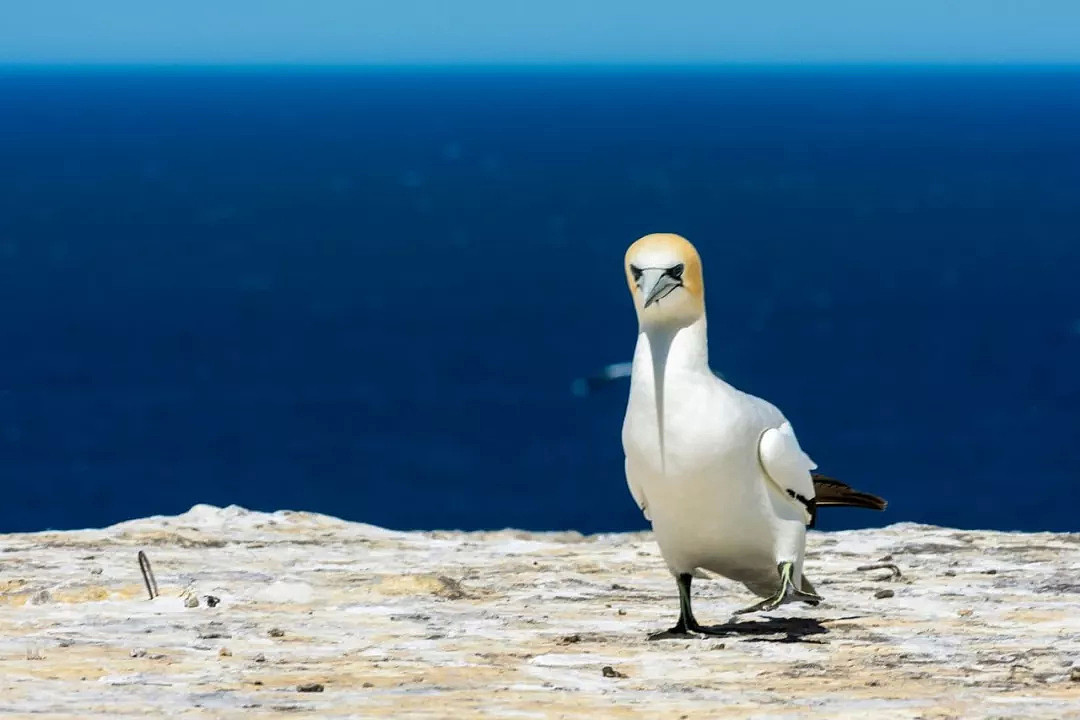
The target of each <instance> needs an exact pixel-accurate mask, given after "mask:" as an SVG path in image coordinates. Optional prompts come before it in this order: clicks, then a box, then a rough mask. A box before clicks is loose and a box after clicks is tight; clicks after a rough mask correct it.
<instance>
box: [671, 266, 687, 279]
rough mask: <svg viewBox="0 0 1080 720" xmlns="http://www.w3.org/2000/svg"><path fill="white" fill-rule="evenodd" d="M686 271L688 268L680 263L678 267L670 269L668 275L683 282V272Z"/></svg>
mask: <svg viewBox="0 0 1080 720" xmlns="http://www.w3.org/2000/svg"><path fill="white" fill-rule="evenodd" d="M685 269H686V268H685V267H683V264H682V263H679V264H678V265H675V266H674V267H670V268H668V271H667V274H668V275H670V276H671V277H673V278H675V279H676V280H682V274H683V270H685Z"/></svg>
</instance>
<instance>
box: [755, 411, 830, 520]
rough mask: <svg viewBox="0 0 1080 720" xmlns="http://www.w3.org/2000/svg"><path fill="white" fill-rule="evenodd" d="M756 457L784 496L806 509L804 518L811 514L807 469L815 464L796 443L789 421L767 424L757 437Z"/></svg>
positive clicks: (811, 493) (811, 492)
mask: <svg viewBox="0 0 1080 720" xmlns="http://www.w3.org/2000/svg"><path fill="white" fill-rule="evenodd" d="M758 458H759V459H760V460H761V467H762V469H763V470H764V471H765V475H766V476H767V477H768V478H769V479H770V480H771V481H772V482H774V483H775V484H776V485H777V487H779V488H780V490H781V492H783V493H784V495H785V496H786V497H789V498H791V499H792V501H793V502H796V503H798V504H799V505H800V507H802V509H803V510H804V511H805V512H806V515H807V522H810V520H811V519H812V517H813V510H812V507H813V505H814V481H813V478H811V476H810V471H811V470H813V469H814V468H816V467H817V465H816V464H815V463H814V461H813V460H811V459H810V457H809V456H808V455H807V454H806V453H805V452H803V449H802V448H801V447H799V441H798V440H796V439H795V431H794V430H793V429H792V428H791V423H789V422H787V421H785V422H784V423H783V424H782V425H780V426H779V427H774V428H769V429H768V430H766V431H765V432H764V433H762V434H761V439H760V440H759V441H758Z"/></svg>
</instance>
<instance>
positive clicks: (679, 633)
mask: <svg viewBox="0 0 1080 720" xmlns="http://www.w3.org/2000/svg"><path fill="white" fill-rule="evenodd" d="M693 579H694V578H693V576H692V575H691V574H690V573H682V574H681V575H679V576H678V577H677V578H675V580H676V582H677V583H678V586H679V621H678V622H677V623H675V627H673V628H671V629H670V630H665V631H663V632H658V633H653V634H652V635H650V636H649V639H650V640H664V639H667V638H685V637H689V636H691V635H692V634H694V633H697V634H699V635H716V634H719V633H717V632H715V631H713V630H712V629H711V628H708V627H706V626H704V625H700V624H699V623H698V621H697V620H696V619H695V618H694V611H693V610H692V609H691V608H690V581H691V580H693Z"/></svg>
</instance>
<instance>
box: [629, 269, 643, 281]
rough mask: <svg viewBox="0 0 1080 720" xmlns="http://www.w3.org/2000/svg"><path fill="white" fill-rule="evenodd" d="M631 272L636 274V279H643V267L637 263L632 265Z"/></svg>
mask: <svg viewBox="0 0 1080 720" xmlns="http://www.w3.org/2000/svg"><path fill="white" fill-rule="evenodd" d="M630 274H631V275H633V276H634V281H635V282H637V281H638V280H640V279H641V268H639V267H637V266H636V265H631V266H630Z"/></svg>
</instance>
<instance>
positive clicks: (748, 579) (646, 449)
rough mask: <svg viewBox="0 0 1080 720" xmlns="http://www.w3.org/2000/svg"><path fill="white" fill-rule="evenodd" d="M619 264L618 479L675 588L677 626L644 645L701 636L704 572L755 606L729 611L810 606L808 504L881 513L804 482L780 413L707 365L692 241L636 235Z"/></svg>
mask: <svg viewBox="0 0 1080 720" xmlns="http://www.w3.org/2000/svg"><path fill="white" fill-rule="evenodd" d="M625 266H626V268H625V269H626V279H627V282H628V284H629V286H630V292H631V294H632V295H633V298H634V307H635V308H636V310H637V317H638V328H639V330H638V340H637V347H636V348H635V350H634V359H633V365H632V370H631V374H630V396H629V401H628V402H627V407H626V417H625V419H624V421H623V428H622V443H623V451H624V453H625V455H626V482H627V484H628V485H629V487H630V494H631V495H632V496H633V498H634V501H635V502H636V503H637V504H638V507H640V508H641V511H642V512H643V513H644V515H645V518H646V519H647V520H649V521H650V522H651V523H652V527H653V531H654V535H655V537H656V540H657V543H658V544H659V546H660V553H661V555H662V556H663V558H664V562H665V563H666V564H667V566H668V569H669V570H670V571H671V573H672V575H674V576H675V579H676V583H677V585H678V590H679V621H678V623H677V624H676V625H675V627H673V628H672V629H671V630H668V631H666V632H664V633H657V635H655V636H654V637H667V636H671V635H685V634H688V633H701V634H710V630H711V629H710V628H709V627H706V626H703V625H700V624H699V623H698V622H697V620H695V619H694V614H693V612H692V611H691V608H690V582H691V579H692V578H693V577H695V576H697V577H702V576H705V575H703V573H702V571H711V572H713V573H717V574H719V575H722V576H724V577H727V578H729V579H731V580H735V581H737V582H740V583H742V584H743V585H745V586H746V587H747V588H748V589H749V590H750V591H751V592H753V593H754V594H756V595H758V596H759V597H762V598H765V599H764V600H762V601H761V602H758V603H757V604H755V605H751V606H750V607H747V608H744V609H742V610H738V611H736V614H740V613H747V612H755V611H761V610H773V609H775V608H777V607H779V606H780V605H782V604H784V603H787V602H792V601H795V600H801V601H803V602H806V603H810V604H813V605H816V604H817V603H818V602H819V601H820V600H821V597H820V596H819V595H818V594H817V592H815V590H814V588H813V586H812V585H811V584H810V582H809V580H807V579H806V577H805V576H804V575H803V555H804V552H805V546H806V528H807V526H808V525H809V526H812V525H813V522H814V520H815V519H816V513H817V508H818V507H820V506H825V505H839V506H850V507H867V508H874V509H878V510H881V509H884V507H885V501H884V500H882V499H881V498H878V497H876V496H873V495H869V494H866V493H860V492H857V491H855V490H852V489H851V488H850V487H848V486H847V485H845V484H844V483H841V482H839V481H836V480H833V479H831V478H826V477H825V476H822V475H814V474H812V473H811V471H812V470H814V469H815V468H816V467H817V466H816V465H815V464H814V461H813V460H811V459H810V457H809V456H808V455H807V454H806V453H805V452H803V450H802V448H801V447H800V446H799V441H798V440H797V439H796V438H795V432H794V430H793V429H792V427H791V423H789V422H788V421H787V419H786V418H785V417H784V415H783V414H782V413H781V412H780V411H779V410H778V409H777V408H776V407H774V406H773V405H771V404H770V403H768V402H766V401H765V400H762V399H760V398H757V397H755V396H753V395H749V394H747V393H744V392H741V391H740V390H737V389H736V388H734V387H732V386H731V385H730V384H728V383H727V382H726V381H724V380H723V379H722V378H720V377H717V376H716V375H715V374H713V372H712V371H711V370H710V369H709V354H708V343H707V338H706V333H705V287H704V279H703V276H702V268H701V258H700V257H699V255H698V252H697V250H696V249H695V248H694V246H693V245H691V244H690V242H688V241H687V240H686V239H685V238H682V237H680V236H679V235H672V234H666V233H661V234H653V235H646V236H645V237H643V238H641V239H640V240H637V241H636V242H635V243H634V244H632V245H631V246H630V248H629V249H628V250H627V251H626V258H625ZM706 577H707V576H706ZM713 632H719V630H714V631H713Z"/></svg>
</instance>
